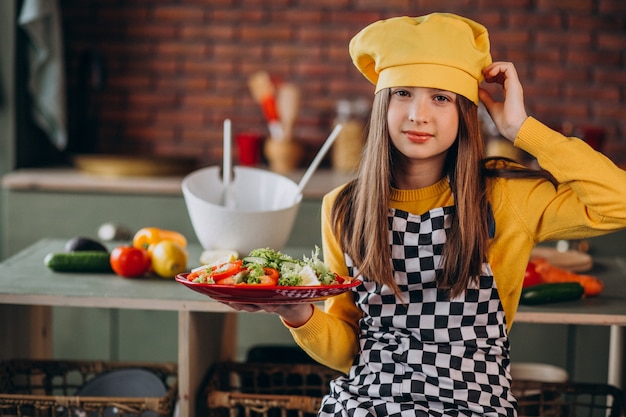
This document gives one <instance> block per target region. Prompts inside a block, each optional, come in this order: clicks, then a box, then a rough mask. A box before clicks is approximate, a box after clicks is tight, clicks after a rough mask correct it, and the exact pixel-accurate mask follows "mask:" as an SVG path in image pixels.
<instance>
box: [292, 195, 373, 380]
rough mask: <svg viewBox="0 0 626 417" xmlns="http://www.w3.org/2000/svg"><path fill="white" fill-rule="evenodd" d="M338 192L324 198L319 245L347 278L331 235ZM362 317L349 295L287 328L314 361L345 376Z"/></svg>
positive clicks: (333, 267) (356, 345) (355, 350)
mask: <svg viewBox="0 0 626 417" xmlns="http://www.w3.org/2000/svg"><path fill="white" fill-rule="evenodd" d="M338 191H339V190H338V189H337V190H334V191H332V192H331V193H329V194H328V195H327V196H325V197H324V200H323V202H322V243H323V248H324V249H323V250H324V262H326V263H327V264H328V265H329V267H330V269H331V270H332V271H334V272H336V273H338V274H340V275H347V274H348V268H347V266H346V263H345V261H344V257H343V252H342V251H341V247H340V245H339V242H338V241H337V240H336V238H335V236H334V233H332V229H331V225H330V222H329V219H330V209H331V207H332V203H333V201H334V200H335V197H336V196H337V193H338ZM362 316H363V314H362V312H361V310H360V309H359V308H358V307H357V306H356V304H355V302H354V298H353V296H352V293H351V292H346V293H344V294H340V295H337V296H335V297H331V298H329V299H327V300H326V302H325V304H324V310H322V309H320V308H319V307H317V306H316V307H315V309H314V312H313V316H312V317H311V318H310V319H309V321H308V322H306V323H305V324H304V325H302V326H300V327H297V328H293V327H289V326H287V327H288V328H289V331H290V332H291V334H292V336H293V338H294V340H295V341H296V343H297V344H298V345H299V346H300V347H301V348H302V349H303V350H304V351H305V352H307V353H308V354H309V355H310V356H311V357H312V358H313V359H315V360H316V361H318V362H319V363H321V364H324V365H326V366H328V367H330V368H333V369H336V370H339V371H341V372H344V373H347V372H348V371H349V370H350V366H351V365H352V363H353V361H354V358H355V357H356V355H357V353H358V350H359V341H358V329H359V320H360V319H361V317H362Z"/></svg>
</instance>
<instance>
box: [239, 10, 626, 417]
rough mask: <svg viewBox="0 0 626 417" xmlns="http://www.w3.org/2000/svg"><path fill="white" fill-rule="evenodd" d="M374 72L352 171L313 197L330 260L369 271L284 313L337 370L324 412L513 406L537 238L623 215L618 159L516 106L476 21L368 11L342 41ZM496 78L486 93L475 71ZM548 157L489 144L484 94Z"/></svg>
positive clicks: (501, 118)
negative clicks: (487, 153)
mask: <svg viewBox="0 0 626 417" xmlns="http://www.w3.org/2000/svg"><path fill="white" fill-rule="evenodd" d="M350 53H351V56H352V59H353V62H354V63H355V65H356V66H357V68H358V69H359V70H360V71H361V72H362V73H363V74H364V75H365V77H366V78H367V79H369V80H370V81H371V82H372V83H374V84H375V85H376V93H375V96H374V102H373V107H372V115H371V120H370V126H369V132H368V137H367V142H366V145H365V150H364V153H363V157H362V162H361V165H360V168H359V171H358V175H357V177H356V179H355V180H353V181H352V182H350V183H348V184H346V185H344V186H342V187H340V188H338V189H336V190H334V191H332V192H330V193H329V194H328V195H327V196H325V198H324V200H323V205H322V231H323V247H324V260H325V261H326V262H327V263H328V264H329V265H330V267H331V269H332V270H334V271H336V272H337V273H339V274H347V275H351V276H359V277H360V278H361V279H362V280H363V284H362V285H360V286H358V287H357V288H355V289H354V290H353V291H352V292H348V293H344V294H342V295H339V296H336V297H333V298H331V299H328V300H327V301H326V303H325V309H324V310H322V309H319V308H317V307H315V306H313V305H306V304H297V305H273V306H267V305H265V306H262V305H259V306H254V305H241V304H233V305H232V306H233V307H234V308H236V309H238V310H245V311H257V310H259V309H264V310H266V311H271V312H275V313H277V314H279V315H280V316H281V318H282V320H283V322H284V323H285V325H286V326H288V327H289V328H290V331H291V332H292V334H293V336H294V338H295V340H296V342H297V343H298V344H299V345H300V346H301V347H302V348H303V349H304V350H305V351H307V352H308V353H309V355H311V356H312V357H313V358H314V359H316V360H317V361H319V362H321V363H323V364H325V365H327V366H330V367H332V368H334V369H337V370H341V371H343V372H344V373H345V376H342V377H340V378H338V379H337V380H335V381H333V382H332V383H331V387H330V388H331V392H330V394H329V395H327V396H326V397H325V398H324V401H323V404H322V407H321V410H320V413H319V415H320V416H383V415H384V416H426V415H429V416H459V415H460V416H514V415H516V411H515V407H516V402H515V399H514V397H513V395H512V393H511V389H510V387H511V377H510V374H509V342H508V338H507V333H508V330H509V329H510V326H511V323H512V322H513V319H514V316H515V312H516V309H517V306H518V302H519V297H520V292H521V289H522V281H523V276H524V270H525V267H526V264H527V262H528V259H529V256H530V252H531V249H532V248H533V247H534V246H535V245H536V244H537V243H538V242H540V241H544V240H554V239H578V238H582V237H590V236H595V235H599V234H602V233H608V232H610V231H615V230H618V229H620V228H624V227H626V172H624V171H622V170H620V169H618V168H617V167H615V165H614V164H613V163H611V162H610V161H609V160H608V159H607V158H606V157H604V156H603V155H601V154H600V153H597V152H595V151H594V150H593V149H591V148H590V147H589V146H588V145H587V144H585V143H584V142H583V141H581V140H579V139H576V138H568V137H564V136H563V135H561V134H559V133H557V132H555V131H553V130H550V129H549V128H547V127H546V126H544V125H543V124H541V123H540V122H538V121H537V120H535V119H533V118H532V117H528V116H527V114H526V111H525V109H524V102H523V93H522V86H521V84H520V82H519V80H518V77H517V73H516V71H515V68H514V66H513V64H511V63H506V62H495V63H492V62H491V56H490V53H489V40H488V35H487V31H486V29H485V28H484V27H483V26H482V25H480V24H478V23H476V22H474V21H471V20H469V19H466V18H463V17H460V16H456V15H452V14H443V13H434V14H430V15H427V16H422V17H417V18H409V17H399V18H393V19H388V20H384V21H379V22H376V23H374V24H372V25H370V26H368V27H366V28H365V29H363V30H362V31H361V32H360V33H359V34H357V35H356V36H355V37H354V38H353V40H352V41H351V43H350ZM483 80H484V81H486V82H487V83H494V84H495V85H500V86H501V87H502V89H503V95H504V99H503V101H502V102H499V101H495V100H494V99H493V97H492V96H491V95H490V94H489V93H488V92H487V91H486V90H485V89H483V88H480V84H481V82H482V81H483ZM479 99H480V100H481V101H482V102H483V103H484V105H485V107H486V108H487V110H488V111H489V113H490V115H491V117H492V118H493V120H494V122H495V124H496V126H497V127H498V129H499V131H500V133H501V134H502V135H503V136H504V137H505V138H507V139H509V140H510V141H512V142H513V143H514V145H515V146H517V147H519V148H520V149H523V150H524V151H526V152H528V153H530V154H531V155H533V156H534V157H535V158H536V159H537V162H538V164H539V165H540V166H541V168H542V170H535V171H531V170H528V169H524V168H523V167H522V166H520V165H517V164H515V163H513V162H510V161H506V160H490V161H487V160H483V159H482V158H483V141H482V139H481V137H480V129H479V122H478V115H477V109H478V107H477V106H478V102H479Z"/></svg>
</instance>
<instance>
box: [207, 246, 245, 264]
mask: <svg viewBox="0 0 626 417" xmlns="http://www.w3.org/2000/svg"><path fill="white" fill-rule="evenodd" d="M238 257H239V253H237V251H236V250H233V249H208V250H205V251H204V252H202V254H200V263H201V264H202V265H219V264H223V263H226V262H231V261H234V260H236V259H237V258H238Z"/></svg>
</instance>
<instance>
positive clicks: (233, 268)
mask: <svg viewBox="0 0 626 417" xmlns="http://www.w3.org/2000/svg"><path fill="white" fill-rule="evenodd" d="M242 263H243V261H242V260H241V259H237V260H236V261H231V262H226V263H223V264H221V265H218V266H216V267H215V268H214V269H212V270H211V278H213V279H214V280H215V282H216V283H217V281H220V280H222V279H224V278H227V277H229V276H231V275H235V274H236V273H237V272H239V271H241V264H242Z"/></svg>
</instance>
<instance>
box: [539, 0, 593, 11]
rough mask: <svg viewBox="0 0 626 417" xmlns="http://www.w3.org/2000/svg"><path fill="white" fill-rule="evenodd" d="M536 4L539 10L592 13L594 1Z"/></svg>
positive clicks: (557, 0) (547, 0)
mask: <svg viewBox="0 0 626 417" xmlns="http://www.w3.org/2000/svg"><path fill="white" fill-rule="evenodd" d="M536 3H537V8H538V9H539V10H545V11H554V12H559V13H563V12H578V13H590V12H591V11H592V10H593V3H594V0H536Z"/></svg>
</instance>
